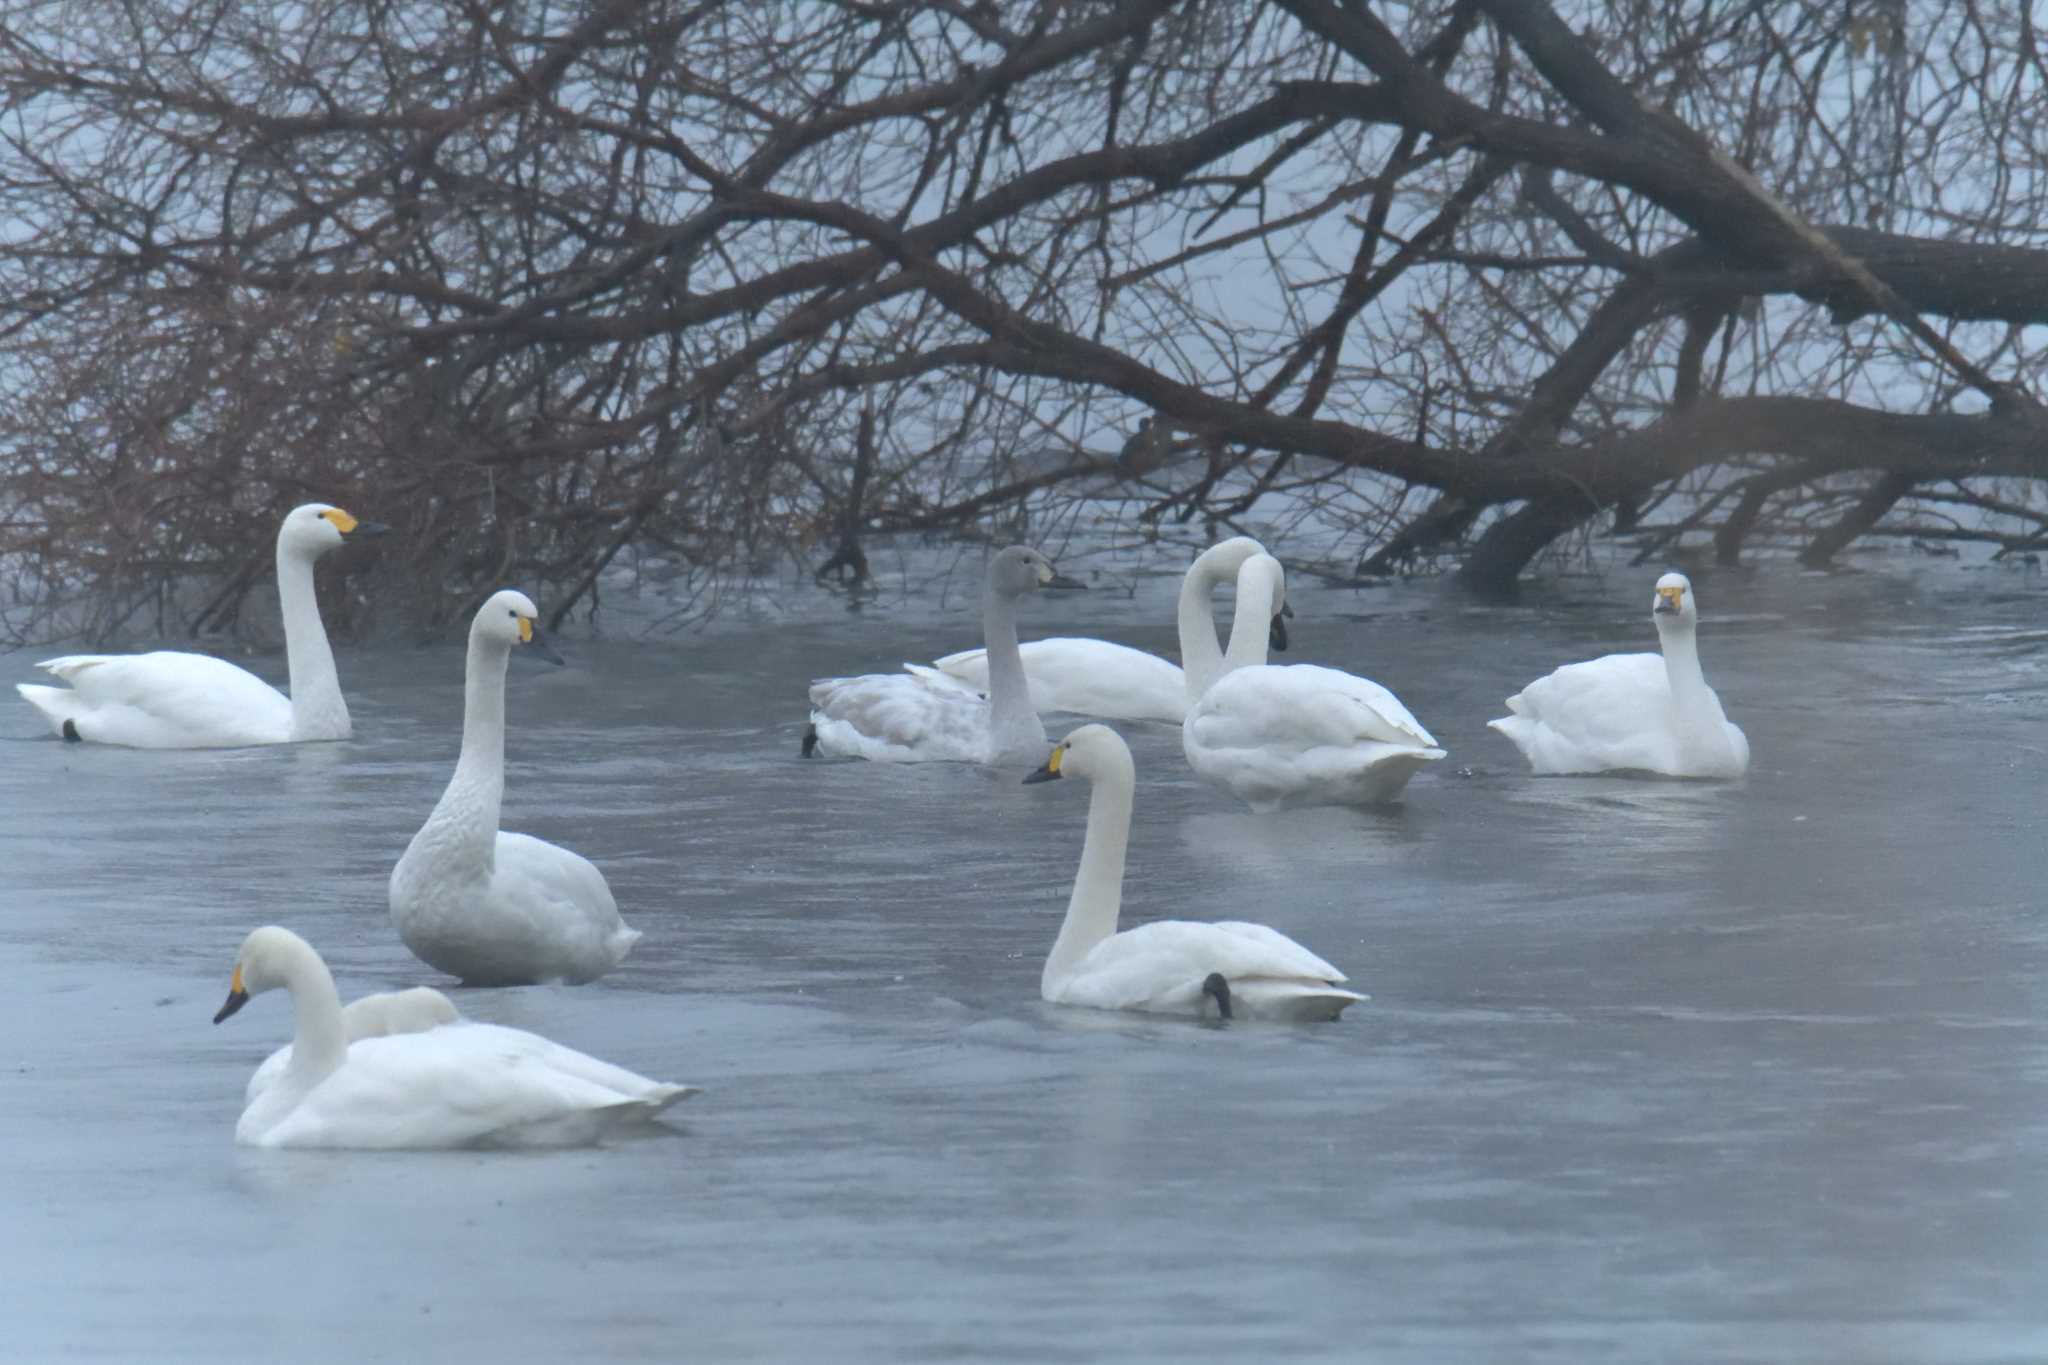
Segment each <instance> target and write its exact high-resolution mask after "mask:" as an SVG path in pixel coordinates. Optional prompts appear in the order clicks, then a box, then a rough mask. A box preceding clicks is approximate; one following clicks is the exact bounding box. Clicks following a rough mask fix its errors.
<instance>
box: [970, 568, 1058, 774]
mask: <svg viewBox="0 0 2048 1365" xmlns="http://www.w3.org/2000/svg"><path fill="white" fill-rule="evenodd" d="M981 638H982V643H983V644H985V645H986V646H987V647H988V710H989V721H988V723H989V733H990V737H991V739H992V741H993V743H994V746H995V749H996V751H997V752H998V753H1004V752H1010V751H1013V750H1021V749H1042V748H1044V747H1045V744H1046V736H1045V724H1044V722H1043V721H1041V720H1039V718H1038V711H1037V709H1036V708H1035V707H1033V706H1032V704H1031V684H1030V683H1029V682H1027V681H1026V680H1025V677H1024V652H1023V650H1022V649H1021V648H1020V647H1019V646H1018V644H1017V599H1016V598H1015V597H1011V596H1008V595H1006V594H1004V593H1001V592H998V591H996V589H995V587H994V585H993V584H991V585H990V586H988V587H986V588H984V589H983V590H982V595H981Z"/></svg>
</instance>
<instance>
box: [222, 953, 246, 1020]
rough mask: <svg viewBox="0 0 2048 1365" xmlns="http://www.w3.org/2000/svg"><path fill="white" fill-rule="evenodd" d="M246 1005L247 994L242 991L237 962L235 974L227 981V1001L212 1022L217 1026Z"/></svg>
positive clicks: (240, 975)
mask: <svg viewBox="0 0 2048 1365" xmlns="http://www.w3.org/2000/svg"><path fill="white" fill-rule="evenodd" d="M248 1003H249V992H247V991H245V990H243V989H242V964H241V963H239V962H237V963H236V964H235V974H234V975H233V976H232V977H230V978H229V979H228V998H227V1001H226V1003H224V1004H223V1005H222V1006H221V1007H220V1013H218V1014H216V1015H214V1016H213V1022H214V1023H216V1024H218V1023H219V1022H220V1021H221V1020H223V1019H225V1018H227V1017H228V1016H229V1015H231V1014H233V1013H234V1012H235V1011H236V1010H238V1009H240V1008H242V1006H244V1005H246V1004H248Z"/></svg>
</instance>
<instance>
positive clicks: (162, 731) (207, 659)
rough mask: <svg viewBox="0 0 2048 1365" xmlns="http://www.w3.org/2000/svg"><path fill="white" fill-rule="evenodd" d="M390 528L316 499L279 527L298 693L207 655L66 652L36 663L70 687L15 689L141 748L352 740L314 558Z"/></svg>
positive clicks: (70, 724) (66, 729)
mask: <svg viewBox="0 0 2048 1365" xmlns="http://www.w3.org/2000/svg"><path fill="white" fill-rule="evenodd" d="M386 529H387V528H386V527H383V526H379V525H377V524H376V523H375V522H368V521H357V520H356V519H355V518H354V517H352V516H350V515H349V514H348V513H347V512H344V511H342V510H341V509H340V508H339V507H329V506H328V505H327V504H326V503H324V502H309V503H307V504H306V505H305V506H303V507H295V508H293V509H292V510H291V511H290V512H289V513H287V514H286V516H285V519H284V523H283V524H282V525H281V526H279V527H278V528H277V600H278V606H279V607H280V608H281V609H282V611H283V614H284V648H285V668H286V671H287V672H288V673H289V675H290V678H291V696H290V697H289V698H287V697H286V696H285V695H284V694H283V693H281V692H279V691H278V690H277V689H276V688H274V687H272V686H271V685H270V684H269V683H267V682H265V681H263V679H261V678H259V677H257V676H256V675H255V674H254V673H251V672H249V671H248V670H247V669H245V668H239V667H237V666H236V665H234V664H231V663H229V662H227V661H226V660H225V659H216V658H214V657H212V656H211V655H207V654H187V653H184V652H182V651H178V650H169V649H159V650H154V651H152V652H151V653H148V654H67V655H65V656H64V657H63V658H61V659H45V660H44V661H43V662H42V663H40V664H37V665H36V667H38V668H41V669H44V670H46V671H48V672H50V673H53V674H55V675H56V676H57V677H58V678H60V679H62V680H63V681H64V682H67V683H69V684H71V685H70V686H69V687H48V686H42V685H38V684H34V683H16V684H15V691H17V692H19V693H21V695H22V696H23V697H25V698H27V700H28V701H29V702H30V703H31V704H32V705H33V706H34V707H35V708H36V709H37V710H38V711H41V712H42V713H43V715H44V717H45V718H46V719H47V720H48V721H49V722H50V728H51V729H53V730H55V731H56V732H57V733H58V734H60V735H62V736H64V738H66V739H74V740H90V741H92V742H94V743H96V744H123V745H127V746H128V747H129V748H134V749H231V748H237V747H239V746H242V745H248V744H295V743H300V742H303V741H308V740H322V739H347V738H348V737H349V720H348V704H347V703H346V702H344V701H343V700H342V699H341V684H340V683H339V682H338V681H337V680H336V678H335V675H334V651H333V650H332V649H330V648H329V647H328V644H327V630H326V627H324V626H323V625H321V623H320V604H319V603H318V602H317V601H315V600H314V597H313V561H314V560H316V559H318V558H320V556H321V555H324V554H326V553H327V552H328V551H329V550H331V549H333V548H334V547H335V546H337V545H340V544H342V543H343V542H344V541H347V540H353V539H357V538H359V537H362V536H370V535H377V534H379V533H381V532H383V531H384V530H386Z"/></svg>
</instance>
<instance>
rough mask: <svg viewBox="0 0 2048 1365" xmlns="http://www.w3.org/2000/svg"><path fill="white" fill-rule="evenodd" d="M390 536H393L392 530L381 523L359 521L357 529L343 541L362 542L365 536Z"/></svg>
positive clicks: (344, 537)
mask: <svg viewBox="0 0 2048 1365" xmlns="http://www.w3.org/2000/svg"><path fill="white" fill-rule="evenodd" d="M389 534H391V528H390V527H389V526H386V525H385V524H384V523H383V522H381V521H359V522H357V523H356V529H355V530H353V531H350V532H349V533H348V534H347V535H345V536H343V537H342V539H343V540H361V539H362V538H363V537H365V536H383V535H389Z"/></svg>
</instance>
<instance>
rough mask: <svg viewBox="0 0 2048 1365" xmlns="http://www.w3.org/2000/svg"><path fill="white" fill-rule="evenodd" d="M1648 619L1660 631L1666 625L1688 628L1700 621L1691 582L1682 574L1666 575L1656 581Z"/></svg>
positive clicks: (1697, 604)
mask: <svg viewBox="0 0 2048 1365" xmlns="http://www.w3.org/2000/svg"><path fill="white" fill-rule="evenodd" d="M1650 619H1651V620H1652V621H1654V622H1656V623H1657V628H1658V629H1659V630H1662V629H1663V628H1664V627H1665V626H1667V625H1683V626H1690V625H1692V624H1694V623H1695V622H1697V621H1698V620H1699V619H1700V608H1699V603H1698V602H1697V601H1696V600H1695V599H1694V597H1693V595H1692V580H1691V579H1689V578H1687V577H1686V576H1685V575H1684V574H1682V573H1668V574H1665V575H1664V576H1663V577H1662V578H1660V579H1658V580H1657V595H1656V596H1655V597H1654V598H1652V599H1651V601H1650Z"/></svg>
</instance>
